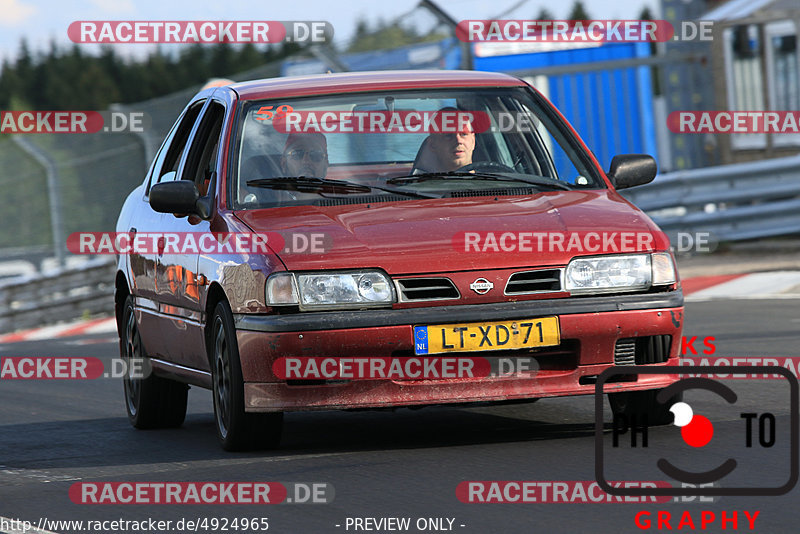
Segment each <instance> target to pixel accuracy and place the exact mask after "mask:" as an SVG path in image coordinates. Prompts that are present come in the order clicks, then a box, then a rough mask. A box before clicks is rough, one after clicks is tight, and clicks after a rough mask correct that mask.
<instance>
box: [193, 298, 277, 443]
mask: <svg viewBox="0 0 800 534" xmlns="http://www.w3.org/2000/svg"><path fill="white" fill-rule="evenodd" d="M209 341H210V342H209V360H210V362H211V372H212V380H213V383H214V385H213V396H214V420H215V422H216V426H217V437H218V438H219V441H220V444H221V445H222V448H223V449H225V450H226V451H242V450H252V449H269V448H275V447H277V446H278V445H279V444H280V441H281V432H282V430H283V412H273V413H246V412H245V411H244V380H243V378H242V366H241V363H240V361H239V345H238V343H237V341H236V329H235V327H234V324H233V314H232V313H231V308H230V305H229V304H228V303H227V302H226V301H224V300H223V301H222V302H220V303H219V304H217V307H216V309H215V310H214V315H213V316H212V318H211V337H210V340H209Z"/></svg>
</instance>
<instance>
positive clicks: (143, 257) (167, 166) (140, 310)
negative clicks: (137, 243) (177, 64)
mask: <svg viewBox="0 0 800 534" xmlns="http://www.w3.org/2000/svg"><path fill="white" fill-rule="evenodd" d="M206 104H207V100H206V99H202V100H198V101H195V102H192V103H191V104H190V105H189V106H187V107H186V110H185V111H184V112H183V113H182V114H181V116H180V117H179V118H178V120H177V121H176V122H175V124H174V125H173V127H172V129H171V130H170V133H169V134H168V135H167V137H166V139H165V140H164V143H162V145H161V148H160V149H159V152H158V155H157V156H156V160H155V162H154V163H153V165H152V168H151V169H150V180H149V182H148V184H147V187H146V189H145V192H144V196H143V198H142V201H141V203H140V205H139V209H137V210H136V213H135V215H134V216H133V217H132V219H131V226H130V228H129V229H128V232H129V233H130V234H132V235H134V236H135V235H138V236H139V237H140V238H142V237H146V236H152V235H153V234H156V233H159V232H163V228H164V224H165V220H166V219H167V217H172V215H167V214H163V213H158V212H156V211H155V210H153V209H152V207H151V206H150V199H149V194H150V188H151V187H152V186H153V185H155V184H157V183H163V182H167V181H170V180H174V179H175V178H176V176H177V170H178V165H179V164H180V162H181V160H182V159H183V158H182V156H183V153H184V151H185V148H186V146H187V142H188V140H189V136H190V134H191V132H192V131H193V129H194V127H195V125H196V123H197V120H198V117H199V116H200V112H201V111H202V110H203V108H204V107H205V105H206ZM157 260H158V255H157V253H156V252H155V251H153V250H152V247H149V246H148V249H147V251H145V252H136V251H135V250H134V251H133V253H131V256H130V266H131V267H130V268H131V271H130V272H131V283H132V292H133V295H134V297H135V298H136V309H137V314H138V317H137V319H138V320H139V324H140V331H141V336H142V341H143V343H144V346H145V349H146V350H147V352H148V354H149V355H150V356H155V357H159V356H164V355H165V349H164V343H163V335H162V328H161V321H160V319H159V315H160V313H161V312H160V310H159V304H158V289H159V288H158V286H157V279H156V278H157V269H158V265H157Z"/></svg>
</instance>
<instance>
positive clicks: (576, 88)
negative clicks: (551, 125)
mask: <svg viewBox="0 0 800 534" xmlns="http://www.w3.org/2000/svg"><path fill="white" fill-rule="evenodd" d="M476 48H477V50H476V56H477V57H476V58H475V70H483V71H493V72H515V71H520V70H530V71H532V73H533V74H535V72H536V69H537V68H544V67H548V68H549V70H550V72H551V74H549V75H548V76H547V77H538V76H534V77H533V79H532V80H531V79H529V78H528V77H526V79H528V81H531V82H533V84H534V86H536V88H537V89H539V90H540V91H541V92H542V93H544V95H545V96H546V97H547V98H548V99H549V100H550V101H551V102H552V103H553V104H554V105H555V106H556V107H557V108H558V109H559V110H560V111H561V113H563V114H564V116H565V117H566V118H567V120H568V121H569V122H570V123H571V124H572V125H573V126H574V127H575V129H576V130H577V131H578V133H579V134H580V136H581V137H582V138H583V140H584V141H585V142H586V144H587V145H588V146H589V148H590V149H591V150H592V151H593V152H594V153H595V155H596V156H597V159H598V160H599V161H600V163H601V164H602V165H603V166H604V167H605V168H608V164H609V163H610V162H611V158H613V157H614V156H615V155H617V154H630V153H645V154H656V131H655V119H654V116H653V90H652V80H651V76H650V68H649V67H644V66H643V67H628V68H621V69H615V70H596V71H587V72H582V73H565V74H555V75H553V74H552V68H553V67H558V66H566V65H571V66H572V65H576V64H585V65H587V67H589V66H591V64H593V63H597V62H601V61H614V60H623V59H635V58H642V57H648V56H649V55H650V45H649V43H618V44H604V45H602V46H593V47H585V48H572V49H566V50H553V51H540V52H530V53H516V54H505V55H487V56H484V57H481V56H480V55H479V54H480V53H481V51H482V50H486V51H488V50H491V49H490V48H487V45H482V46H476Z"/></svg>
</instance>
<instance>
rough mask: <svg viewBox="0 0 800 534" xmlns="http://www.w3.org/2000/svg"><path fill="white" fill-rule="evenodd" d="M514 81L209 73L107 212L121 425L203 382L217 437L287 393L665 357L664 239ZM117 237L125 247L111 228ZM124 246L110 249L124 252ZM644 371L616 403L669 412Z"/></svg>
mask: <svg viewBox="0 0 800 534" xmlns="http://www.w3.org/2000/svg"><path fill="white" fill-rule="evenodd" d="M655 174H656V165H655V161H654V160H653V159H652V158H651V157H649V156H645V155H623V156H617V157H615V158H614V160H613V161H612V162H611V165H610V170H609V171H608V172H604V171H603V169H602V168H601V167H600V165H599V164H598V162H597V161H596V159H595V157H594V156H593V154H592V153H591V152H590V151H589V150H588V149H587V147H586V146H585V145H584V144H583V142H582V141H581V140H580V138H579V137H578V135H577V134H576V133H575V131H574V130H573V129H572V128H571V127H570V126H569V124H567V122H566V121H565V120H564V118H563V117H562V116H561V114H560V113H559V112H558V111H557V110H556V109H555V108H554V107H553V106H552V105H551V104H550V103H549V102H548V101H547V100H546V99H545V98H544V97H543V96H542V95H541V94H539V93H538V92H537V91H536V90H535V89H534V88H533V87H531V86H530V85H528V84H527V83H526V82H524V81H522V80H519V79H516V78H513V77H510V76H506V75H502V74H494V73H479V72H440V71H435V72H434V71H420V72H383V73H352V74H329V75H321V76H309V77H300V78H280V79H272V80H259V81H253V82H244V83H236V84H232V85H228V86H224V87H216V88H211V89H207V90H204V91H202V92H200V93H199V94H197V95H196V96H195V97H194V98H193V99H192V100H191V102H189V104H188V106H187V107H186V108H185V110H184V111H183V113H182V114H181V116H180V117H179V119H178V120H177V122H176V123H175V125H174V126H173V128H172V130H171V131H170V132H169V134H168V135H167V137H166V139H165V140H164V143H163V145H162V147H161V149H160V150H159V152H158V154H157V156H156V158H155V161H154V162H153V164H152V166H151V168H150V171H149V172H148V174H147V176H146V177H145V179H144V180H143V183H142V185H140V186H139V187H138V188H137V189H135V190H134V191H133V192H132V193H131V194H130V196H129V197H128V199H127V201H126V203H125V205H124V207H123V209H122V212H121V214H120V217H119V221H118V224H117V234H116V235H117V237H118V238H119V237H120V236H124V237H125V240H120V239H118V244H119V242H120V241H124V243H122V244H121V245H120V247H121V251H120V255H119V268H118V272H117V278H116V313H117V320H118V325H119V332H120V347H121V351H122V355H123V357H125V358H142V359H144V361H145V362H146V363H147V369H148V373H147V374H146V376H139V377H134V376H131V377H128V378H126V379H125V382H124V387H125V398H126V405H127V409H128V416H129V418H130V420H131V422H132V424H133V425H134V426H135V427H137V428H153V427H170V426H179V425H180V424H182V422H183V419H184V416H185V413H186V399H187V390H188V387H189V385H194V386H199V387H204V388H209V389H212V390H213V398H214V412H215V419H216V426H217V432H218V434H219V438H220V440H221V443H222V446H223V447H224V448H225V449H227V450H236V449H243V448H253V447H265V446H275V445H277V444H278V442H279V440H280V435H281V426H282V415H283V412H285V411H294V410H327V409H349V408H379V407H387V406H414V405H431V404H444V403H474V402H499V401H522V400H532V399H538V398H542V397H555V396H566V395H586V394H591V393H593V392H594V387H595V385H594V384H595V382H596V379H597V376H598V375H599V374H600V373H601V372H602V371H604V370H605V369H607V368H609V367H610V366H614V365H618V366H619V365H654V366H658V365H676V364H677V356H678V348H679V346H680V336H681V331H682V322H683V295H682V292H681V289H680V284H679V281H678V277H677V272H676V269H675V266H674V260H673V257H672V254H671V253H670V250H669V241H668V239H667V238H666V236H665V235H664V234H663V233H662V232H661V231H660V230H659V229H658V227H657V226H656V225H655V224H654V223H653V222H652V221H651V220H650V219H649V218H648V217H647V216H646V215H645V214H644V213H642V212H641V211H640V210H638V209H637V208H636V207H635V206H633V205H632V204H630V203H629V202H628V201H626V200H625V199H624V198H623V197H621V196H620V195H619V194H618V193H617V191H616V189H621V188H624V187H631V186H634V185H638V184H643V183H646V182H649V181H651V180H652V179H653V178H654V177H655ZM123 245H124V246H123ZM122 249H124V250H122ZM671 382H672V380H670V379H668V377H667V376H665V375H645V374H643V375H640V376H638V377H636V376H628V377H627V378H625V379H623V380H620V381H617V382H614V383H612V384H610V385H609V386H606V387H607V388H608V389H607V390H610V391H613V393H611V394H610V398H611V405H612V409H613V410H614V411H615V413H631V412H636V413H647V414H648V415H649V417H650V419H651V422H655V421H665V420H667V419H666V418H667V416H668V415H669V413H668V408H669V406H668V405H666V406H664V405H661V404H659V403H657V402H656V401H655V392H656V391H658V389H660V388H663V387H665V386H667V385H669V384H670V383H671Z"/></svg>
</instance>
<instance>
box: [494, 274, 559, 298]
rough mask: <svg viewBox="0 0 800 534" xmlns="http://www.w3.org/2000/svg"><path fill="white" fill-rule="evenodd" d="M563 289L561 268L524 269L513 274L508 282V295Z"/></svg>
mask: <svg viewBox="0 0 800 534" xmlns="http://www.w3.org/2000/svg"><path fill="white" fill-rule="evenodd" d="M554 291H561V269H543V270H540V271H523V272H518V273H514V274H512V275H511V276H510V277H509V279H508V282H507V283H506V291H505V292H506V295H524V294H526V293H542V292H554Z"/></svg>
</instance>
